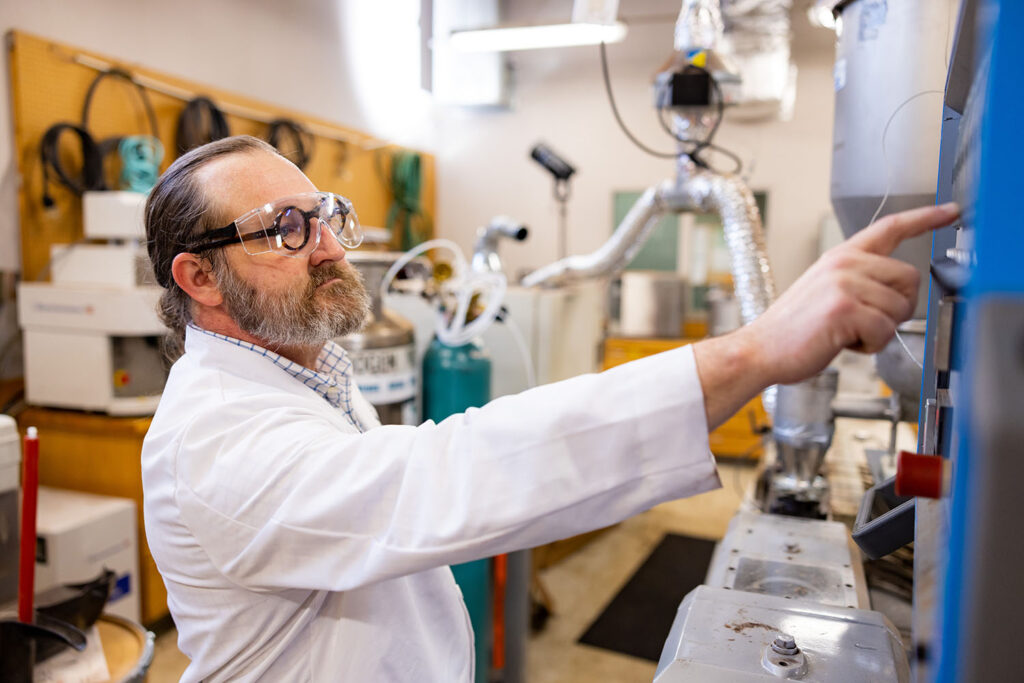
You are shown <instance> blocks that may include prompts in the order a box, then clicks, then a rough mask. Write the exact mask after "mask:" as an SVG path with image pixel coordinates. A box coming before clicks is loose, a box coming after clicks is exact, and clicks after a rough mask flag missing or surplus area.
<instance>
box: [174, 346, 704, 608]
mask: <svg viewBox="0 0 1024 683" xmlns="http://www.w3.org/2000/svg"><path fill="white" fill-rule="evenodd" d="M253 402H254V403H256V404H257V405H258V404H259V403H260V401H259V400H258V399H254V401H253ZM236 413H237V415H236ZM175 465H176V482H175V486H176V488H175V498H176V500H177V503H178V507H179V510H180V511H181V518H182V520H183V521H184V523H185V524H186V525H187V526H188V527H189V529H190V530H191V532H192V533H193V534H194V535H195V537H196V539H197V541H198V542H199V544H200V545H201V546H202V548H203V549H204V551H205V552H206V553H207V554H208V556H209V558H210V559H211V560H212V562H213V563H214V565H215V566H216V567H217V568H218V569H219V570H220V571H221V572H222V573H223V574H224V575H225V576H226V577H227V578H229V579H230V580H231V581H233V582H235V583H237V584H239V585H242V586H245V587H246V588H249V589H251V590H277V589H281V588H305V589H316V590H335V591H339V590H342V591H343V590H347V589H352V588H355V587H358V586H361V585H365V584H368V583H372V582H375V581H380V580H383V579H387V578H392V577H395V576H399V575H404V574H410V573H414V572H418V571H421V570H425V569H429V568H432V567H437V566H441V565H445V564H455V563H460V562H465V561H469V560H472V559H476V558H480V557H485V556H489V555H493V554H497V553H501V552H506V551H511V550H515V549H519V548H524V547H531V546H535V545H539V544H542V543H546V542H550V541H552V540H555V539H559V538H565V537H567V536H570V535H573V534H578V533H582V532H584V531H588V530H592V529H596V528H600V527H603V526H607V525H610V524H613V523H615V522H618V521H620V520H622V519H624V518H626V517H629V516H631V515H633V514H636V513H638V512H641V511H643V510H645V509H647V508H650V507H652V506H653V505H655V504H657V503H660V502H663V501H666V500H670V499H674V498H679V497H684V496H689V495H693V494H696V493H701V492H703V491H707V490H709V489H712V488H715V487H717V486H719V480H718V476H717V472H716V469H715V465H714V460H713V458H712V456H711V454H710V451H709V449H708V436H707V426H706V418H705V413H704V401H703V395H702V392H701V386H700V381H699V378H698V376H697V372H696V367H695V363H694V358H693V353H692V351H691V350H690V349H689V348H684V349H678V350H675V351H670V352H667V353H663V354H660V355H658V356H654V357H650V358H646V359H642V360H639V361H635V362H633V363H629V364H627V365H625V366H620V367H618V368H614V369H612V370H609V371H607V372H604V373H601V374H595V375H585V376H581V377H576V378H573V379H570V380H566V381H564V382H559V383H556V384H551V385H547V386H542V387H538V388H535V389H531V390H529V391H526V392H523V393H521V394H518V395H515V396H508V397H503V398H500V399H497V400H495V401H492V402H491V403H489V404H488V405H486V406H484V407H482V408H478V409H470V410H468V411H467V412H465V413H463V414H459V415H454V416H452V417H450V418H448V419H446V420H444V421H443V422H441V423H439V424H434V423H432V422H427V423H425V424H423V425H421V426H419V427H406V426H384V427H378V428H376V429H372V430H370V431H368V432H366V433H363V434H358V433H346V432H344V431H343V430H341V429H339V428H338V426H337V425H336V424H333V423H331V422H330V421H329V420H326V419H325V418H324V417H323V416H320V415H317V414H316V412H315V411H309V410H301V409H296V408H288V407H278V408H276V409H275V408H272V407H270V406H267V407H266V408H265V409H259V408H257V409H256V410H255V411H254V410H253V406H252V405H248V406H240V405H239V406H236V405H234V404H232V403H231V402H228V405H226V406H225V409H224V411H223V412H221V413H220V414H219V415H216V416H205V417H203V416H200V417H197V418H195V419H194V420H193V422H192V423H191V425H190V427H189V428H188V430H186V433H185V434H184V436H183V438H182V439H181V442H180V445H179V447H178V451H177V455H176V459H175Z"/></svg>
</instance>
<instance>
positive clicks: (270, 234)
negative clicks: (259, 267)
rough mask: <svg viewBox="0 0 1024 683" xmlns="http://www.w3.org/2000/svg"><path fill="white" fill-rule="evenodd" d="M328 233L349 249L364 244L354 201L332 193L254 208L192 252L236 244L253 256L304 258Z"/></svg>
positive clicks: (205, 236)
mask: <svg viewBox="0 0 1024 683" xmlns="http://www.w3.org/2000/svg"><path fill="white" fill-rule="evenodd" d="M323 227H326V228H327V230H328V232H330V233H331V234H332V235H334V237H335V239H337V240H338V242H339V243H340V244H341V245H342V246H343V247H345V248H346V249H355V248H356V247H358V246H359V245H360V244H362V242H363V229H362V227H360V225H359V218H358V217H357V216H356V212H355V209H353V208H352V202H350V201H349V200H348V199H346V198H344V197H342V196H339V195H336V194H334V193H332V192H304V193H303V194H296V195H291V196H289V197H281V198H280V199H277V200H274V201H272V202H269V203H267V204H264V205H263V206H261V207H259V208H256V209H253V210H252V211H249V212H247V213H245V214H243V215H241V216H239V217H238V218H236V219H235V220H234V221H232V222H231V224H230V225H225V226H224V227H223V228H217V229H216V230H211V231H209V232H207V233H204V234H203V235H201V236H200V240H199V241H198V242H196V243H195V244H193V245H192V246H191V247H190V248H189V251H191V252H200V251H205V250H207V249H217V248H219V247H226V246H228V245H231V244H236V243H238V242H239V241H241V243H242V247H243V248H244V249H245V252H246V253H247V254H250V255H256V254H266V253H267V252H272V251H273V252H278V253H281V254H284V255H285V256H305V255H306V254H309V253H311V252H312V251H314V250H315V249H316V248H317V247H318V246H319V245H320V233H321V232H322V228H323Z"/></svg>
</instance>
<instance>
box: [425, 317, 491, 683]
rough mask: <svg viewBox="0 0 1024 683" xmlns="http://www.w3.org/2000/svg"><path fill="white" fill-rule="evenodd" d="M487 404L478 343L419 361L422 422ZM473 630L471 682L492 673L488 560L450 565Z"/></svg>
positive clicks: (434, 350)
mask: <svg viewBox="0 0 1024 683" xmlns="http://www.w3.org/2000/svg"><path fill="white" fill-rule="evenodd" d="M489 400H491V359H490V358H489V357H488V356H487V351H486V350H484V347H483V344H481V343H480V342H479V341H476V340H474V341H471V342H470V343H468V344H463V345H462V346H454V347H452V346H446V345H444V344H442V343H441V341H440V340H439V339H437V338H436V337H435V338H434V339H433V341H431V342H430V347H429V348H428V349H427V353H426V355H425V356H424V357H423V419H424V420H433V421H434V422H440V421H441V420H443V419H445V418H446V417H448V416H450V415H455V414H457V413H462V412H465V411H466V409H468V408H475V407H480V406H482V405H484V404H485V403H487V402H488V401H489ZM452 574H454V575H455V582H456V583H458V584H459V589H460V590H461V591H462V597H463V600H465V602H466V609H467V610H469V620H470V622H471V623H472V625H473V635H474V638H473V650H474V652H475V654H476V679H475V680H476V683H485V682H486V681H487V678H488V674H489V672H490V670H491V658H490V650H491V631H492V629H491V561H490V560H489V559H483V560H476V561H474V562H467V563H466V564H459V565H453V566H452Z"/></svg>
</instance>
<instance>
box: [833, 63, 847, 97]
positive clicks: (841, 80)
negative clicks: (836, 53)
mask: <svg viewBox="0 0 1024 683" xmlns="http://www.w3.org/2000/svg"><path fill="white" fill-rule="evenodd" d="M832 82H833V83H834V84H835V87H836V92H839V91H840V90H842V89H843V88H845V87H846V60H845V59H837V60H836V65H835V66H834V67H832Z"/></svg>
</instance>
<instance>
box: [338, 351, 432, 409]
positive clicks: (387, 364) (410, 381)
mask: <svg viewBox="0 0 1024 683" xmlns="http://www.w3.org/2000/svg"><path fill="white" fill-rule="evenodd" d="M348 357H349V358H350V359H352V374H353V376H354V377H355V380H356V384H357V385H358V386H359V391H360V392H361V393H362V394H363V396H364V397H365V398H366V400H367V401H369V402H370V403H374V404H378V405H384V404H388V403H399V402H401V401H408V400H410V399H412V398H415V396H416V362H415V358H416V349H415V347H414V346H413V345H412V344H408V345H406V346H394V347H390V348H385V349H364V350H362V351H349V352H348Z"/></svg>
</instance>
